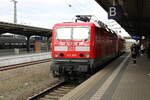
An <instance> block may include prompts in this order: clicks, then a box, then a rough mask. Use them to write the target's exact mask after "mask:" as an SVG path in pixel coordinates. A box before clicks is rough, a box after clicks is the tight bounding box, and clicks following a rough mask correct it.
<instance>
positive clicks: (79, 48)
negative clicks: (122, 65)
mask: <svg viewBox="0 0 150 100" xmlns="http://www.w3.org/2000/svg"><path fill="white" fill-rule="evenodd" d="M119 41H120V39H119V38H118V36H117V35H116V34H115V33H112V32H111V31H109V30H106V29H105V28H104V27H102V26H97V25H95V24H94V23H92V22H71V23H59V24H55V25H54V27H53V33H52V44H51V46H52V58H53V61H52V64H51V69H52V71H53V74H54V76H59V75H60V76H65V75H68V74H69V75H70V74H79V73H87V72H92V71H93V70H94V69H95V68H96V67H98V66H99V65H101V64H103V63H104V62H107V61H108V60H110V59H112V58H114V57H116V56H117V55H118V53H119V52H120V51H121V50H119V49H120V48H121V47H120V44H119Z"/></svg>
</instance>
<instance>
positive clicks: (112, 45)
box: [52, 22, 123, 59]
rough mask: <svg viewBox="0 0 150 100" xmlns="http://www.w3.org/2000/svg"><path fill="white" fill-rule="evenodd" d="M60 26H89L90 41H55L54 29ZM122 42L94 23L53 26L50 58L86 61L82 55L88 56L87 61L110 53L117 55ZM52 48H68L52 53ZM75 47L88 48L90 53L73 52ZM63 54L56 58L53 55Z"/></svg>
mask: <svg viewBox="0 0 150 100" xmlns="http://www.w3.org/2000/svg"><path fill="white" fill-rule="evenodd" d="M61 26H89V27H90V28H91V30H90V40H88V41H84V40H82V41H64V40H55V38H54V37H55V31H54V30H55V28H56V27H61ZM121 41H122V40H121V39H120V38H118V36H117V35H116V34H114V33H111V32H108V31H107V30H106V29H104V28H98V27H97V26H96V25H95V24H94V23H90V22H83V23H60V24H55V26H54V27H53V32H52V57H53V58H83V59H87V58H86V57H85V56H83V57H80V56H79V55H80V54H81V53H82V54H83V55H85V54H89V55H90V57H89V58H88V59H95V58H101V57H104V56H106V55H110V54H112V53H117V52H119V51H120V49H122V45H123V43H122V42H121ZM54 46H68V51H54ZM76 46H89V47H90V51H75V47H76ZM56 53H57V54H60V53H63V54H64V56H63V57H61V56H60V55H59V56H58V57H56V56H55V54H56Z"/></svg>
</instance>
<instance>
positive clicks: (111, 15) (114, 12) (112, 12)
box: [108, 6, 122, 20]
mask: <svg viewBox="0 0 150 100" xmlns="http://www.w3.org/2000/svg"><path fill="white" fill-rule="evenodd" d="M121 16H122V9H121V7H117V6H112V7H109V11H108V19H115V20H117V19H121Z"/></svg>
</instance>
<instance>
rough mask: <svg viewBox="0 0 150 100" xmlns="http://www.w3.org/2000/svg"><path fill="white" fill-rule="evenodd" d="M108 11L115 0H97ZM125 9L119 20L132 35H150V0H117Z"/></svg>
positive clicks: (117, 4)
mask: <svg viewBox="0 0 150 100" xmlns="http://www.w3.org/2000/svg"><path fill="white" fill-rule="evenodd" d="M95 1H96V2H97V3H98V4H99V5H101V6H102V7H103V8H104V9H105V10H106V11H108V8H109V7H110V6H112V5H113V1H114V0H95ZM115 5H116V6H121V8H122V9H123V16H122V18H121V19H120V20H119V21H117V22H118V23H119V24H120V25H121V26H122V27H123V28H124V29H125V30H126V31H127V32H128V33H129V34H130V35H131V36H150V35H149V33H150V13H149V9H150V0H115Z"/></svg>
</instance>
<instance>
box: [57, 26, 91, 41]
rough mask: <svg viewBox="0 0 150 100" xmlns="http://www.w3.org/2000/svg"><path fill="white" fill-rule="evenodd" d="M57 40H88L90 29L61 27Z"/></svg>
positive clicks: (58, 30)
mask: <svg viewBox="0 0 150 100" xmlns="http://www.w3.org/2000/svg"><path fill="white" fill-rule="evenodd" d="M55 32H56V36H55V38H56V39H57V40H88V39H89V35H90V34H89V33H90V29H89V27H59V28H57V29H56V31H55Z"/></svg>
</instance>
